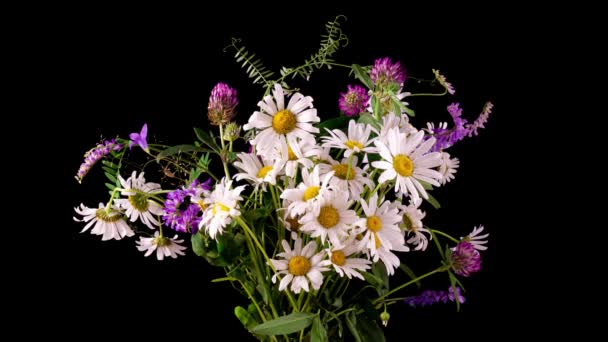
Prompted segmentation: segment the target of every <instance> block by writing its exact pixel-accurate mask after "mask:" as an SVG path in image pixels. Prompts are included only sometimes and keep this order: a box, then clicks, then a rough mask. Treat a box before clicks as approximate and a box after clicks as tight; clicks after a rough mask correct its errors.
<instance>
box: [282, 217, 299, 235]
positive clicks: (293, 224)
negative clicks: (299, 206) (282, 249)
mask: <svg viewBox="0 0 608 342" xmlns="http://www.w3.org/2000/svg"><path fill="white" fill-rule="evenodd" d="M285 221H287V223H289V227H290V228H289V229H290V230H291V231H292V232H297V231H298V230H300V227H301V226H302V225H301V224H300V222H298V218H297V217H287V218H286V219H285Z"/></svg>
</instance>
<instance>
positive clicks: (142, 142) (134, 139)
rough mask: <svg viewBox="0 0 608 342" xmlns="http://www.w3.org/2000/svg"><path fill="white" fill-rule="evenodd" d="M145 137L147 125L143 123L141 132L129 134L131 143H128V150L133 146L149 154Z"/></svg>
mask: <svg viewBox="0 0 608 342" xmlns="http://www.w3.org/2000/svg"><path fill="white" fill-rule="evenodd" d="M147 136H148V124H147V123H145V124H144V126H143V127H142V128H141V132H139V133H131V134H129V139H131V141H130V142H129V149H131V148H132V147H133V144H135V145H138V146H139V147H141V149H142V150H144V151H146V152H150V150H149V149H148V141H147V140H146V138H147Z"/></svg>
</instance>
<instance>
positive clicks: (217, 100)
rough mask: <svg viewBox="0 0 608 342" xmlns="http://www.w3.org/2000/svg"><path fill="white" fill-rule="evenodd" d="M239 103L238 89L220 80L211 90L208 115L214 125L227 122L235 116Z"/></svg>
mask: <svg viewBox="0 0 608 342" xmlns="http://www.w3.org/2000/svg"><path fill="white" fill-rule="evenodd" d="M238 104H239V100H238V98H237V93H236V89H234V88H230V86H228V85H227V84H226V83H222V82H219V83H218V84H216V85H215V87H213V89H212V90H211V96H209V106H208V107H207V110H208V112H207V116H208V118H209V122H210V123H211V124H212V125H215V126H218V125H220V124H226V123H228V122H230V121H231V120H232V118H234V115H235V109H236V106H237V105H238Z"/></svg>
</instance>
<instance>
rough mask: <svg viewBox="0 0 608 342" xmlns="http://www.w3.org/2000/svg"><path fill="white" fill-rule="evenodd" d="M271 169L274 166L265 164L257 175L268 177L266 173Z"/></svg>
mask: <svg viewBox="0 0 608 342" xmlns="http://www.w3.org/2000/svg"><path fill="white" fill-rule="evenodd" d="M270 171H272V166H264V167H263V168H261V169H260V171H258V174H257V177H258V178H264V177H266V174H268V172H270Z"/></svg>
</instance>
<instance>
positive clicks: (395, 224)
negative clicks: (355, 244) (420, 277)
mask: <svg viewBox="0 0 608 342" xmlns="http://www.w3.org/2000/svg"><path fill="white" fill-rule="evenodd" d="M360 201H361V208H362V209H363V213H364V214H365V217H364V218H361V219H360V220H359V221H358V222H357V225H358V226H359V227H361V228H363V231H361V232H360V233H361V235H362V236H363V237H362V238H361V241H360V242H359V247H360V248H362V249H363V248H365V249H368V250H369V251H370V252H371V255H372V256H374V257H375V256H376V255H377V250H378V249H379V248H380V247H381V246H382V247H384V248H386V249H388V250H391V249H392V250H397V251H404V252H407V251H408V250H409V249H408V248H407V247H406V246H405V239H404V238H403V233H401V230H400V229H399V222H400V221H401V216H399V212H398V210H397V208H393V207H391V203H390V202H389V201H384V199H381V200H380V202H381V204H380V206H378V194H377V193H376V194H373V195H372V197H371V198H370V199H369V203H368V202H366V201H365V200H364V199H361V200H360ZM376 259H377V258H376Z"/></svg>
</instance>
